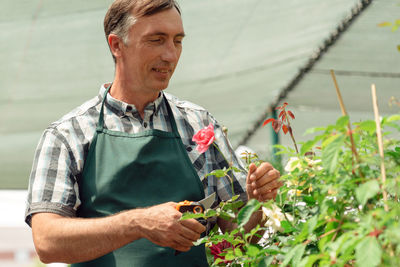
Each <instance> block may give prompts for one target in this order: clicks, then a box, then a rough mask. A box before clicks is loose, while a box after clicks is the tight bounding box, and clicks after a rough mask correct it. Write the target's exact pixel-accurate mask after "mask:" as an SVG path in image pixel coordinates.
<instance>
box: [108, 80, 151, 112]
mask: <svg viewBox="0 0 400 267" xmlns="http://www.w3.org/2000/svg"><path fill="white" fill-rule="evenodd" d="M110 94H111V96H112V97H114V98H115V99H118V100H120V101H123V102H125V103H128V104H131V105H134V106H135V107H136V110H137V111H138V112H139V114H140V116H141V117H142V118H143V117H144V109H145V108H146V107H147V105H148V104H150V103H151V102H154V101H155V100H156V99H157V98H158V96H159V93H147V94H146V93H145V92H143V91H141V90H140V89H139V90H138V89H136V88H134V86H131V85H129V83H128V82H127V81H124V80H121V79H118V78H117V77H116V78H115V80H114V82H113V84H112V87H111V89H110Z"/></svg>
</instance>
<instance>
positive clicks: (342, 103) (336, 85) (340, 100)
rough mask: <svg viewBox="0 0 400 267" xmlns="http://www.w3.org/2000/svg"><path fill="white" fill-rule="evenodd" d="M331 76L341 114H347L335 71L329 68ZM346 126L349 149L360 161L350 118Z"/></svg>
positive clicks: (358, 161)
mask: <svg viewBox="0 0 400 267" xmlns="http://www.w3.org/2000/svg"><path fill="white" fill-rule="evenodd" d="M331 76H332V80H333V83H334V84H335V88H336V94H337V97H338V99H339V105H340V109H341V110H342V115H343V116H347V111H346V107H345V106H344V102H343V98H342V94H341V93H340V90H339V86H338V83H337V81H336V76H335V72H334V71H333V70H331ZM347 127H348V128H349V135H350V142H351V151H352V152H353V155H354V157H355V158H356V161H357V163H360V160H359V158H358V154H357V149H356V145H355V143H354V139H353V133H352V130H351V124H350V119H349V123H348V124H347ZM353 172H354V169H353ZM360 176H361V177H363V174H362V172H361V170H360Z"/></svg>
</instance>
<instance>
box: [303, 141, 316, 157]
mask: <svg viewBox="0 0 400 267" xmlns="http://www.w3.org/2000/svg"><path fill="white" fill-rule="evenodd" d="M316 142H317V141H315V140H310V141H307V142H305V143H304V144H303V145H302V146H301V149H300V155H304V154H305V153H306V152H309V151H310V150H311V149H312V148H313V146H314V145H315V143H316Z"/></svg>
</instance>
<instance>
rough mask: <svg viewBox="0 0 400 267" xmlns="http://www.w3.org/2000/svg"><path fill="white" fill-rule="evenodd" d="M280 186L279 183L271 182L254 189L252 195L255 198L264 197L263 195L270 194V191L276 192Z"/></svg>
mask: <svg viewBox="0 0 400 267" xmlns="http://www.w3.org/2000/svg"><path fill="white" fill-rule="evenodd" d="M281 186H282V182H281V181H278V180H273V181H272V182H269V183H267V184H264V185H263V186H260V187H255V189H254V194H255V195H257V196H258V195H264V194H267V193H270V192H271V191H272V190H278V189H279V187H281Z"/></svg>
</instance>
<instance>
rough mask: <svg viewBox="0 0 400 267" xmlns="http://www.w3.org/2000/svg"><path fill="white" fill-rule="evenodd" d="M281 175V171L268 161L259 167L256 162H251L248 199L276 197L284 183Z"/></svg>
mask: <svg viewBox="0 0 400 267" xmlns="http://www.w3.org/2000/svg"><path fill="white" fill-rule="evenodd" d="M279 177H280V173H279V171H278V170H276V169H275V168H274V167H272V165H271V164H270V163H268V162H264V163H262V164H261V165H260V166H258V167H257V166H256V165H255V164H254V163H252V164H250V166H249V173H248V174H247V179H246V191H247V196H248V199H252V198H255V199H257V200H258V201H260V202H264V201H268V200H270V199H275V197H276V194H277V193H278V189H279V187H281V186H282V185H283V182H282V181H279Z"/></svg>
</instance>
